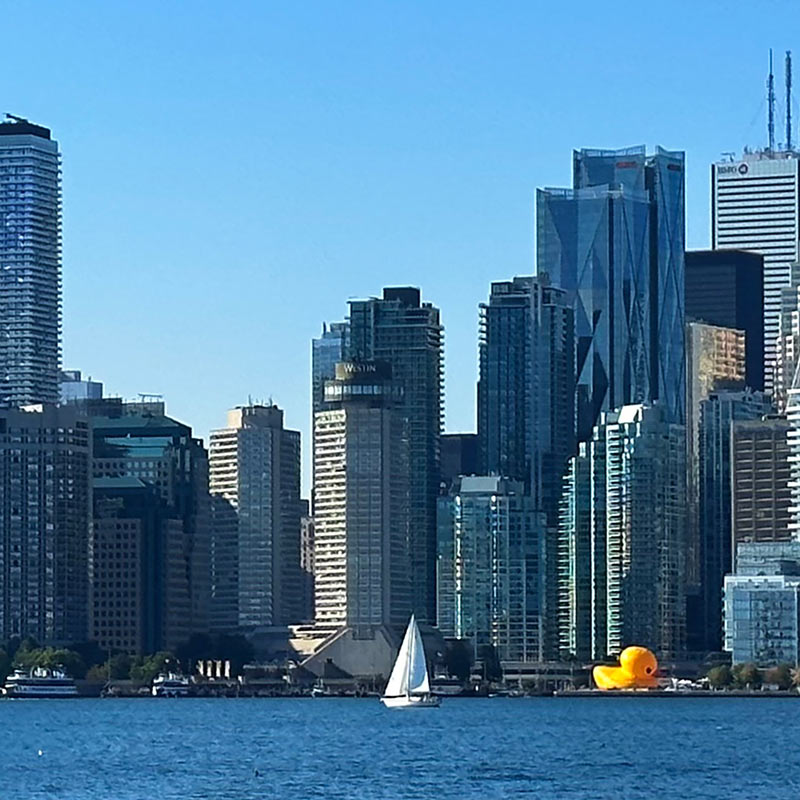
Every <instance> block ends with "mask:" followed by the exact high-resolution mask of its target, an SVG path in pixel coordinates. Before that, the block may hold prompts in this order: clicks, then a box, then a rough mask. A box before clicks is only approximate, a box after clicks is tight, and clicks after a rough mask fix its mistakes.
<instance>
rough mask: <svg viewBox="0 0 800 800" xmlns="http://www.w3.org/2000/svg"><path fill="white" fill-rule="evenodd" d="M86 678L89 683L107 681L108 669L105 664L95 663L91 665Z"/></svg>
mask: <svg viewBox="0 0 800 800" xmlns="http://www.w3.org/2000/svg"><path fill="white" fill-rule="evenodd" d="M86 680H87V681H88V682H89V683H105V682H106V681H107V680H108V670H107V669H106V667H105V665H104V664H95V665H94V666H92V667H89V670H88V671H87V673H86Z"/></svg>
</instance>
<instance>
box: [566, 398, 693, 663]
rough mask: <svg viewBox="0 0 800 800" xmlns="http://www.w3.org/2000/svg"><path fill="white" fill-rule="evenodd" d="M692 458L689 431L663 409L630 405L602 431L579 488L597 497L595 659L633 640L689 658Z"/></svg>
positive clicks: (608, 418) (605, 419)
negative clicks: (686, 573)
mask: <svg viewBox="0 0 800 800" xmlns="http://www.w3.org/2000/svg"><path fill="white" fill-rule="evenodd" d="M685 452H686V451H685V432H684V428H683V426H682V425H676V424H674V423H670V422H669V415H668V413H667V411H666V409H664V408H662V407H660V406H650V407H648V406H641V405H633V406H624V407H623V408H622V409H620V410H619V411H613V412H608V413H604V414H603V416H602V418H601V421H600V424H599V425H597V426H596V428H595V432H594V436H593V438H592V442H591V445H590V448H589V453H590V458H591V470H590V471H589V470H586V469H584V470H582V472H583V475H584V478H583V480H584V481H588V482H589V486H588V487H587V486H585V485H584V486H583V488H580V487H579V491H582V492H583V493H584V494H585V493H586V491H587V490H588V491H591V493H592V506H593V508H592V512H591V524H592V531H591V549H592V562H591V565H592V566H591V570H592V578H591V586H592V592H593V597H592V657H593V658H601V657H603V656H604V655H606V654H609V655H616V654H618V653H619V652H620V651H621V650H622V648H623V647H625V646H627V645H628V644H630V643H631V642H637V643H638V644H642V645H644V646H645V647H649V648H651V649H652V650H654V651H655V652H657V653H658V654H660V655H661V656H662V657H665V658H674V657H676V656H678V655H679V654H681V653H682V652H683V649H684V646H685V644H684V637H685V612H686V607H685V598H684V586H683V572H684V559H685V555H684V552H683V548H684V542H685V531H684V527H685V513H686V509H685V497H686V457H685ZM587 473H588V474H587Z"/></svg>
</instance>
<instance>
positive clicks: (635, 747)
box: [0, 698, 800, 800]
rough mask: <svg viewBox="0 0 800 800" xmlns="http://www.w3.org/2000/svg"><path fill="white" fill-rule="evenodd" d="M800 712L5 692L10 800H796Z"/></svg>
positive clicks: (2, 769) (638, 704)
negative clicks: (11, 695) (49, 696)
mask: <svg viewBox="0 0 800 800" xmlns="http://www.w3.org/2000/svg"><path fill="white" fill-rule="evenodd" d="M799 718H800V700H796V701H792V700H751V699H724V700H706V699H700V700H697V699H675V700H653V699H641V698H639V699H636V698H630V699H629V698H604V699H567V698H552V699H550V698H542V699H527V698H526V699H500V698H496V699H484V700H477V699H466V700H460V699H448V700H445V701H444V702H443V703H442V707H441V708H440V709H438V710H436V709H433V710H430V709H428V710H415V711H408V712H402V711H395V712H392V711H387V710H385V709H384V708H382V707H381V706H380V704H379V703H378V701H377V700H345V699H314V700H311V699H308V700H303V699H297V700H293V699H262V700H244V699H237V700H224V699H218V700H213V699H211V700H203V699H197V700H195V699H184V700H155V699H145V700H62V701H58V700H56V701H52V700H5V701H1V702H0V722H1V723H2V727H0V730H1V731H2V736H1V737H0V798H6V797H14V798H15V800H27V799H28V798H45V797H46V798H69V800H73V798H74V799H75V800H79V799H80V800H83V799H84V798H86V800H101V799H102V800H110V799H111V798H114V800H130V799H133V798H136V800H144V799H145V798H146V799H148V800H149V798H154V799H155V798H157V799H158V800H167V799H169V798H182V800H187V799H189V798H235V799H236V800H249V799H250V798H297V799H298V800H302V799H304V798H336V800H340V799H341V798H358V800H367V799H369V800H371V799H372V798H426V800H427V799H428V798H434V800H449V798H458V799H459V800H464V798H481V799H482V800H486V799H488V798H515V797H532V798H562V797H563V798H598V797H609V798H615V799H617V798H618V799H619V800H634V798H648V800H650V798H665V797H668V798H704V799H705V798H725V800H732V798H747V800H754V799H758V798H765V799H770V800H778V799H782V798H791V799H792V800H797V798H798V797H800V737H798V734H797V732H798V728H799V727H800V726H798V719H799ZM40 750H41V755H40V754H39V751H40Z"/></svg>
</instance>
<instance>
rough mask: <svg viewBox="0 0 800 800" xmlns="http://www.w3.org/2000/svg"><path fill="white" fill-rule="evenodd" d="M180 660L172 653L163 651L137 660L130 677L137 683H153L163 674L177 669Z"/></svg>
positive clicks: (132, 666)
mask: <svg viewBox="0 0 800 800" xmlns="http://www.w3.org/2000/svg"><path fill="white" fill-rule="evenodd" d="M177 667H178V660H177V659H176V658H175V656H174V655H172V653H168V652H166V651H163V650H162V651H161V652H159V653H155V654H154V655H152V656H147V657H144V658H142V657H139V658H137V659H136V660H135V661H134V662H133V664H132V665H131V669H130V677H131V680H132V681H136V683H152V682H153V678H156V677H158V675H159V673H161V672H168V671H169V670H174V669H177Z"/></svg>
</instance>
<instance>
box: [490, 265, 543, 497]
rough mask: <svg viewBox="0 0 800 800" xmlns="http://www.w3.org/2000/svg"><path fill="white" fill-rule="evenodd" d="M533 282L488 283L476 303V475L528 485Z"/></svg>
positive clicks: (522, 279)
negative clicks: (484, 295) (484, 296)
mask: <svg viewBox="0 0 800 800" xmlns="http://www.w3.org/2000/svg"><path fill="white" fill-rule="evenodd" d="M532 284H533V278H528V277H518V278H514V279H513V280H511V281H498V282H496V283H493V284H492V286H491V290H490V294H489V302H488V303H481V305H480V339H479V344H478V353H479V356H478V357H479V363H480V375H479V378H478V439H479V442H480V471H481V473H482V474H484V475H499V476H501V477H504V478H510V479H511V480H515V481H523V482H524V483H525V485H529V484H530V477H531V420H530V417H531V369H532V366H533V365H532V359H531V287H532Z"/></svg>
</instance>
